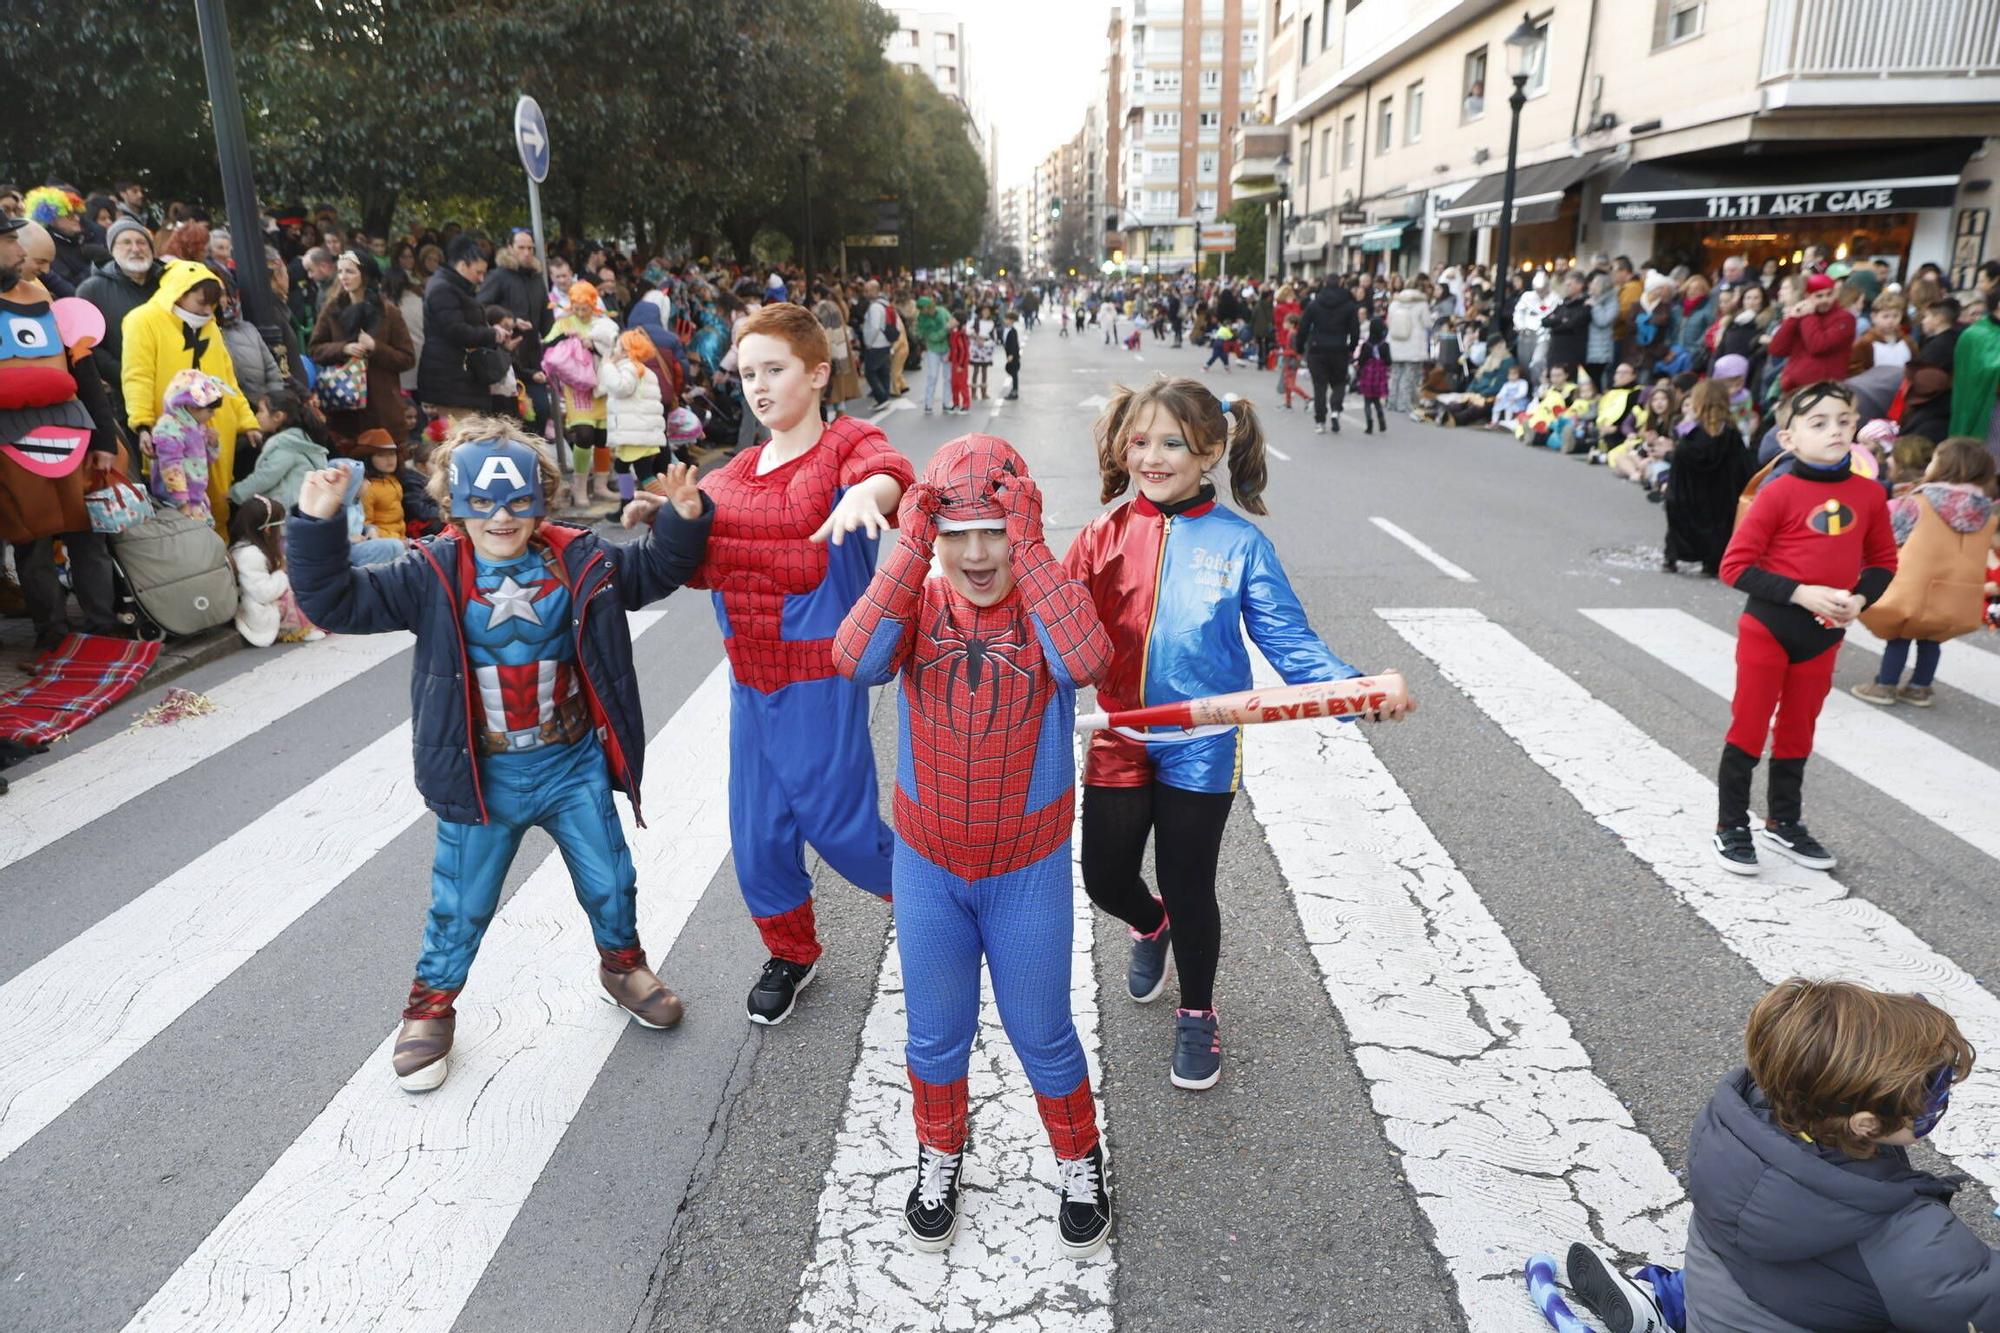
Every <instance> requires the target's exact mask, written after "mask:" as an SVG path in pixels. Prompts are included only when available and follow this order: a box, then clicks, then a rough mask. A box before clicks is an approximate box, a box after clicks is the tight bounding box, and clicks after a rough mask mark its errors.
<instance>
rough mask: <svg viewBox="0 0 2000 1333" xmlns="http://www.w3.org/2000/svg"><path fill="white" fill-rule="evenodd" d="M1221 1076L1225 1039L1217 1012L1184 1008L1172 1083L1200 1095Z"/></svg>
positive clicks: (1176, 1039)
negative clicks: (1200, 1092) (1221, 1032)
mask: <svg viewBox="0 0 2000 1333" xmlns="http://www.w3.org/2000/svg"><path fill="white" fill-rule="evenodd" d="M1221 1077H1222V1038H1221V1037H1220V1036H1219V1035H1217V1032H1216V1024H1215V1010H1213V1009H1183V1010H1181V1011H1180V1025H1179V1027H1178V1028H1176V1029H1175V1032H1174V1069H1173V1074H1172V1078H1173V1083H1174V1086H1175V1087H1177V1088H1191V1089H1193V1090H1195V1091H1197V1092H1199V1091H1200V1090H1201V1089H1203V1088H1212V1087H1214V1086H1215V1080H1217V1079H1219V1078H1221Z"/></svg>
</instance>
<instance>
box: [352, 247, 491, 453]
mask: <svg viewBox="0 0 2000 1333" xmlns="http://www.w3.org/2000/svg"><path fill="white" fill-rule="evenodd" d="M401 322H402V320H401V317H400V316H399V317H398V318H397V323H399V324H400V323H401ZM405 340H406V341H407V333H406V334H405ZM381 341H382V339H381V337H380V336H379V335H378V336H377V338H376V342H378V343H379V342H381ZM499 345H500V333H499V330H497V329H495V328H494V327H493V326H492V325H491V324H488V323H487V322H486V308H485V307H484V306H482V305H480V304H479V299H478V298H477V297H476V296H474V295H473V291H472V284H471V283H470V282H467V281H466V280H465V275H464V274H462V273H460V272H459V271H458V270H457V269H455V268H441V269H439V270H438V271H437V272H436V273H433V274H432V275H431V280H430V281H429V282H428V283H426V284H425V285H424V354H423V358H422V359H421V360H419V361H418V362H417V401H418V402H420V403H425V404H434V405H436V406H438V407H472V408H477V409H479V410H480V411H482V412H483V411H486V410H487V409H488V408H490V407H491V406H492V405H493V396H492V394H491V392H490V391H489V390H488V388H487V385H488V384H489V383H491V381H489V380H486V379H482V378H481V377H479V376H477V375H474V374H473V373H472V371H471V370H470V369H469V368H468V367H467V366H466V364H465V354H466V353H467V352H470V351H471V350H472V349H474V348H475V347H498V346H499ZM369 394H370V398H371V400H372V398H373V394H374V389H373V387H372V385H371V387H370V390H369ZM390 434H392V435H394V436H396V437H397V438H398V439H400V438H402V434H403V427H402V423H401V422H400V421H399V422H397V423H396V428H395V429H394V430H392V431H391V432H390Z"/></svg>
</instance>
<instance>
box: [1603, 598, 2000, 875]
mask: <svg viewBox="0 0 2000 1333" xmlns="http://www.w3.org/2000/svg"><path fill="white" fill-rule="evenodd" d="M1583 614H1584V615H1586V616H1588V617H1589V618H1590V619H1591V620H1593V621H1595V622H1597V623H1598V624H1599V625H1602V626H1603V627H1604V628H1605V629H1608V630H1610V631H1611V632H1612V633H1613V634H1616V635H1617V636H1618V637H1619V638H1621V639H1624V640H1625V641H1626V642H1627V643H1630V644H1632V645H1633V646H1635V647H1638V648H1642V649H1644V650H1645V651H1646V652H1648V653H1650V654H1651V655H1652V656H1654V657H1656V658H1658V659H1659V660H1660V661H1662V662H1664V663H1666V664H1667V665H1668V666H1670V667H1672V668H1673V669H1674V670H1676V671H1678V672H1680V673H1681V674H1682V675H1684V676H1686V677H1688V678H1689V679H1691V680H1693V681H1694V682H1695V683H1696V684H1699V685H1703V686H1706V687H1707V688H1708V689H1709V690H1710V692H1712V693H1714V694H1717V695H1720V696H1721V697H1722V698H1723V699H1725V700H1726V699H1728V698H1730V697H1731V695H1733V694H1734V693H1735V690H1736V636H1735V635H1733V634H1730V633H1729V632H1727V631H1726V630H1720V629H1717V628H1716V627H1715V626H1713V625H1711V624H1709V623H1708V622H1707V621H1705V620H1701V619H1699V618H1697V617H1695V616H1691V615H1689V614H1688V613H1687V612H1685V611H1676V610H1663V609H1618V610H1600V611H1590V610H1586V611H1585V612H1584V613H1583ZM1718 722H1719V719H1718ZM1720 729H1721V728H1720V726H1719V725H1718V728H1717V730H1718V732H1719V731H1720ZM1716 740H1717V748H1718V750H1719V749H1720V742H1721V737H1720V735H1719V734H1718V736H1717V738H1716ZM1813 756H1814V758H1816V759H1824V760H1826V761H1828V762H1829V763H1833V764H1838V765H1839V766H1840V767H1842V768H1844V769H1846V770H1847V771H1848V772H1849V773H1852V774H1853V775H1854V776H1855V777H1857V778H1859V779H1861V780H1862V781H1863V782H1865V783H1867V784H1868V785H1869V786H1871V787H1873V788H1875V789H1876V790H1877V791H1879V792H1881V793H1882V794H1883V795H1884V796H1887V797H1889V798H1890V799H1891V800H1896V801H1901V802H1902V803H1903V804H1904V805H1907V806H1908V807H1910V809H1912V810H1914V811H1916V812H1917V813H1918V814H1920V815H1922V816H1923V817H1924V818H1926V819H1928V820H1930V821H1931V822H1932V823H1934V824H1936V825H1937V826H1938V827H1939V828H1942V829H1944V830H1945V831H1946V832H1948V833H1953V834H1956V835H1957V836H1958V837H1960V838H1963V839H1964V840H1965V841H1966V842H1968V843H1970V844H1972V845H1973V846H1974V847H1977V848H1978V849H1979V850H1980V851H1982V852H1985V853H1986V854H1987V855H1988V856H1991V857H1995V858H2000V811H1996V809H1995V808H1994V804H1993V793H1995V792H2000V771H1996V770H1994V769H1993V768H1992V767H1991V766H1989V765H1987V764H1982V763H1981V762H1979V761H1978V760H1977V759H1974V758H1973V757H1972V756H1971V755H1969V754H1967V753H1965V752H1964V751H1963V750H1960V749H1957V748H1955V747H1953V746H1951V745H1947V744H1946V743H1945V742H1944V741H1942V740H1939V739H1938V738H1937V737H1935V736H1933V735H1931V734H1930V733H1929V732H1927V731H1923V730H1921V729H1920V728H1917V727H1913V726H1911V725H1910V724H1909V723H1907V722H1905V721H1903V720H1902V719H1900V718H1897V717H1895V716H1893V715H1891V714H1890V713H1889V711H1888V710H1886V709H1880V708H1877V707H1875V706H1874V705H1873V704H1865V703H1862V702H1861V701H1860V700H1859V699H1856V698H1852V697H1851V696H1849V695H1848V694H1847V693H1846V691H1844V690H1835V691H1834V692H1832V693H1831V694H1829V695H1828V696H1827V699H1826V706H1825V707H1824V708H1822V709H1821V710H1820V715H1819V725H1818V727H1817V728H1816V729H1815V731H1814V734H1813ZM1807 822H1808V823H1810V822H1811V821H1810V820H1808V821H1807Z"/></svg>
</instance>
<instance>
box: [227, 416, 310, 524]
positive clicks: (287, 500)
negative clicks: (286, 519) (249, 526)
mask: <svg viewBox="0 0 2000 1333" xmlns="http://www.w3.org/2000/svg"><path fill="white" fill-rule="evenodd" d="M326 462H327V453H326V450H325V449H324V448H323V447H321V445H320V444H319V442H318V441H317V440H315V439H313V437H312V436H310V435H308V434H306V433H305V432H304V431H303V430H300V429H299V428H298V427H297V426H287V427H286V428H285V429H283V430H281V431H279V432H278V433H277V434H276V435H273V436H272V437H271V438H270V439H268V440H266V441H264V447H263V449H262V450H261V451H259V453H258V454H257V466H256V467H255V468H253V469H252V470H251V472H250V475H249V476H247V477H245V478H244V479H243V480H241V481H239V482H237V483H236V484H235V485H234V486H231V487H230V488H229V503H231V504H238V505H240V504H242V503H243V502H244V501H245V500H248V499H249V498H250V497H251V496H253V495H262V496H264V497H266V498H268V499H271V500H275V501H277V502H278V505H279V507H280V508H282V509H290V508H291V507H292V506H293V505H295V504H297V503H298V502H299V488H300V487H302V486H304V485H305V480H306V473H308V472H317V471H318V470H319V469H321V468H323V467H325V466H326Z"/></svg>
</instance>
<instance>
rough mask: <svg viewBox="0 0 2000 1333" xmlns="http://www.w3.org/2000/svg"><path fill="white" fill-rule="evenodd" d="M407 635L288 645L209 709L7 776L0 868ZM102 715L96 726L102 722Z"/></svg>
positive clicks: (235, 681) (358, 667) (406, 642)
mask: <svg viewBox="0 0 2000 1333" xmlns="http://www.w3.org/2000/svg"><path fill="white" fill-rule="evenodd" d="M414 641H415V640H414V638H413V637H412V636H411V635H408V634H401V633H397V634H358V635H354V634H339V635H334V636H332V637H331V638H327V639H323V640H321V641H320V642H318V643H315V644H310V645H301V646H299V647H295V648H288V649H286V650H284V651H283V652H281V653H277V654H274V655H273V656H272V657H271V658H270V659H269V660H267V661H265V662H263V663H262V664H261V665H259V666H257V667H256V668H254V669H253V670H250V671H246V672H244V673H243V674H242V675H240V676H236V677H234V678H232V679H230V680H227V681H224V682H223V683H222V684H220V685H217V686H216V687H215V688H214V689H212V690H209V691H208V697H209V698H210V699H211V700H212V701H213V702H214V704H215V711H214V712H212V713H205V714H203V715H201V716H199V717H190V718H186V719H183V720H182V721H180V722H177V723H175V724H174V725H173V726H171V727H141V728H139V729H137V730H131V731H122V732H119V733H118V734H117V735H115V736H108V737H106V738H105V739H104V740H102V741H99V742H98V743H97V744H95V745H93V746H91V747H90V748H88V749H86V750H80V751H78V752H77V753H76V754H73V755H70V756H68V757H67V758H64V759H63V760H61V761H60V762H58V763H53V764H50V765H48V766H47V767H44V768H38V769H35V770H33V771H32V772H29V773H28V774H26V775H25V776H23V777H17V778H15V779H14V783H13V789H12V790H11V791H9V792H8V793H7V799H6V800H5V801H0V868H4V867H6V866H10V865H12V864H13V863H14V862H16V861H19V860H21V859H22V858H23V857H27V856H31V855H33V854H34V853H35V852H38V851H40V850H41V849H42V848H44V847H46V846H48V845H49V844H50V843H52V842H55V841H57V840H58V839H60V838H64V837H67V836H68V835H69V834H71V833H74V832H76V830H78V829H80V828H83V827H85V826H86V825H88V824H90V823H92V822H93V821H95V820H98V819H101V818H103V817H104V816H105V815H108V814H110V813H111V812H112V811H114V810H116V809H118V808H119V807H120V806H122V805H124V804H125V803H126V802H127V801H130V800H131V799H133V798H134V797H136V796H140V795H143V794H144V793H146V792H147V791H150V790H151V789H152V788H154V787H156V786H158V785H159V784H161V783H162V782H165V781H167V780H168V779H170V778H174V777H178V776H179V775H180V774H182V773H185V772H187V771H188V770H189V769H190V768H193V767H194V766H195V765H196V764H199V763H201V762H202V761H203V760H205V759H208V758H210V757H212V756H214V755H217V754H220V753H221V752H222V751H224V750H226V749H228V748H229V747H230V746H232V745H234V744H236V742H238V741H240V740H242V739H243V738H244V737H246V736H250V735H254V734H256V733H257V732H259V731H262V730H263V729H264V728H265V727H268V726H270V725H271V724H272V723H273V722H276V721H277V720H279V719H280V718H283V717H286V716H288V715H289V714H291V713H292V712H294V711H295V710H297V709H299V708H302V707H304V706H305V705H306V704H309V703H317V702H318V701H319V700H320V699H321V698H323V697H324V696H325V694H326V692H327V691H329V690H331V689H334V688H336V687H337V686H340V685H344V684H346V683H347V682H348V681H350V680H352V679H354V678H355V677H356V676H359V675H361V674H362V673H364V672H366V671H368V670H369V669H371V668H373V667H376V666H379V665H381V664H382V663H383V662H385V661H387V660H388V659H389V658H391V657H394V656H395V655H396V654H397V653H400V652H402V651H403V650H404V649H405V648H408V647H409V646H410V644H411V643H413V642H414ZM109 722H110V719H109V718H108V717H107V718H106V719H104V720H102V721H100V722H99V723H98V725H99V726H105V725H107V724H109Z"/></svg>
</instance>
